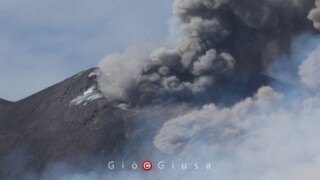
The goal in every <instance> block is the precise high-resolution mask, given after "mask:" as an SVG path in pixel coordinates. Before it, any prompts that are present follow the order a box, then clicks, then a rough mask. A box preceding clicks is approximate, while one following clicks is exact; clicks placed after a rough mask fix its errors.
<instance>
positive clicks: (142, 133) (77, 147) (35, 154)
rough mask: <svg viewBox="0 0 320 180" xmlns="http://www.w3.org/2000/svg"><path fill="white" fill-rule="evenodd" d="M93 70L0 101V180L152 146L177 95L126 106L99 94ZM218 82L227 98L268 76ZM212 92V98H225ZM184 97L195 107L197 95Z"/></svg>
mask: <svg viewBox="0 0 320 180" xmlns="http://www.w3.org/2000/svg"><path fill="white" fill-rule="evenodd" d="M97 72H98V69H95V68H93V69H89V70H87V71H83V72H81V73H79V74H77V75H75V76H73V77H71V78H69V79H66V80H65V81H63V82H61V83H58V84H56V85H54V86H52V87H49V88H47V89H45V90H43V91H41V92H39V93H36V94H35V95H32V96H30V97H27V98H25V99H23V100H20V101H18V102H15V103H13V102H12V103H11V102H7V101H5V100H0V110H1V111H0V179H3V178H5V179H6V178H7V177H21V176H23V173H25V172H30V171H32V172H34V171H35V172H41V171H42V170H43V169H45V168H46V167H47V165H48V164H50V163H54V162H66V161H67V162H72V163H73V164H76V166H79V167H81V166H86V165H88V162H90V161H91V160H92V159H94V158H98V159H101V158H100V157H103V158H105V159H110V158H111V159H112V158H114V157H121V158H137V157H140V156H146V151H145V149H148V151H149V152H150V153H152V151H153V150H155V147H153V144H152V139H153V137H154V136H155V135H156V133H157V131H158V130H159V128H160V127H162V124H163V123H164V121H165V120H167V119H169V118H170V117H174V116H178V115H179V114H177V113H178V112H175V111H174V109H175V108H170V107H172V106H175V104H178V103H181V101H182V100H177V99H174V100H170V101H169V102H168V103H165V102H163V103H161V104H157V105H155V104H153V105H149V106H147V107H143V108H141V107H140V108H138V107H131V109H130V110H127V109H126V108H123V106H121V105H119V104H116V103H114V102H113V103H111V102H108V100H107V99H106V98H104V97H103V96H102V94H101V92H100V90H99V88H98V84H97V81H96V79H97ZM257 79H258V80H257ZM221 81H222V82H221V83H220V85H219V87H220V88H219V89H217V91H216V92H215V93H218V92H223V94H225V96H228V97H230V99H229V101H230V102H228V103H232V101H233V100H234V99H235V98H237V100H238V99H241V98H244V97H247V96H250V95H252V94H253V93H254V92H255V91H256V89H258V88H259V87H260V86H262V85H266V84H269V81H270V78H268V77H266V76H259V77H256V78H255V79H254V80H253V81H254V83H253V82H251V81H250V80H244V81H243V80H235V82H232V81H230V82H229V80H228V79H223V80H221ZM223 87H224V88H223ZM241 90H243V91H241ZM236 92H238V94H236ZM239 92H240V94H239ZM217 96H218V97H220V99H219V98H218V99H216V101H219V100H224V101H228V100H227V98H226V97H222V96H221V93H220V94H219V93H218V94H217ZM205 99H207V100H208V98H205ZM187 101H191V103H192V104H195V105H196V106H199V107H200V106H201V103H199V101H202V100H199V99H198V102H197V101H195V100H194V99H188V100H187ZM209 101H214V100H212V99H211V100H209ZM202 103H207V102H206V101H202ZM168 104H169V105H168ZM197 104H198V105H197ZM150 111H152V112H154V113H150ZM146 137H147V138H146ZM125 149H127V150H125ZM128 149H130V151H128ZM151 150H152V151H151ZM17 167H19V168H17ZM1 177H3V178H1ZM15 179H19V178H15Z"/></svg>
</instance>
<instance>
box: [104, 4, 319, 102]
mask: <svg viewBox="0 0 320 180" xmlns="http://www.w3.org/2000/svg"><path fill="white" fill-rule="evenodd" d="M312 7H314V0H280V1H275V0H255V1H251V0H176V1H175V2H174V6H173V13H174V15H175V17H176V19H177V21H178V23H179V29H180V31H181V33H182V37H181V40H180V41H179V42H178V43H177V45H176V47H175V48H172V49H168V48H156V49H155V50H153V51H152V52H151V53H150V56H149V57H148V56H145V57H144V58H140V59H139V60H138V59H137V58H135V55H134V54H136V53H134V52H133V55H131V54H130V51H129V52H125V53H124V55H123V56H120V57H118V58H114V57H112V56H111V57H110V56H108V57H106V59H104V60H102V61H101V63H100V64H99V66H100V68H101V70H102V75H101V76H100V80H99V82H100V84H101V89H102V90H103V92H104V94H105V96H106V97H107V98H108V99H110V100H111V101H115V100H119V101H126V102H128V103H130V104H135V105H139V104H149V103H152V102H156V103H158V102H159V101H161V100H162V99H163V97H168V96H169V97H190V96H198V95H199V94H202V93H205V92H206V91H208V90H211V89H212V87H214V86H215V82H216V81H218V80H219V79H220V78H223V77H225V76H233V77H237V76H240V75H245V76H246V78H248V79H250V78H251V77H255V76H257V75H258V74H263V73H266V70H267V67H268V65H269V64H270V63H272V62H273V61H274V60H275V59H276V57H278V56H279V55H281V54H283V53H289V50H290V45H291V42H292V39H293V38H294V37H295V36H296V35H298V34H299V33H301V32H304V31H314V28H313V26H312V22H311V21H309V20H308V19H307V18H306V17H307V16H308V13H309V11H310V10H311V9H312ZM312 12H313V11H311V13H310V14H312ZM309 16H310V15H309ZM131 53H132V52H131ZM131 56H133V58H131ZM124 67H125V71H124ZM119 72H123V73H121V74H119ZM120 76H123V77H120ZM106 82H109V83H106ZM107 84H109V85H107ZM110 84H111V85H110ZM115 89H116V90H117V91H116V93H114V92H115Z"/></svg>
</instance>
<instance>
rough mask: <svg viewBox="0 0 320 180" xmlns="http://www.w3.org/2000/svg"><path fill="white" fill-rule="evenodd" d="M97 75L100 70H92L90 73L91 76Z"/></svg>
mask: <svg viewBox="0 0 320 180" xmlns="http://www.w3.org/2000/svg"><path fill="white" fill-rule="evenodd" d="M95 76H96V77H97V76H98V71H97V70H95V71H92V72H91V73H90V74H89V75H88V77H89V78H91V77H95Z"/></svg>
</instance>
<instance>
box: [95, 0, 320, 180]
mask: <svg viewBox="0 0 320 180" xmlns="http://www.w3.org/2000/svg"><path fill="white" fill-rule="evenodd" d="M312 8H314V9H312ZM318 8H319V1H318V0H317V1H316V3H315V1H314V0H255V1H252V0H176V1H175V3H174V8H173V9H174V10H173V11H174V14H175V16H176V17H177V19H178V21H179V25H180V26H179V27H180V30H181V32H182V34H183V36H182V39H181V40H180V41H179V42H178V43H177V45H176V47H175V48H173V49H167V48H157V49H155V50H153V51H152V52H151V54H150V56H149V57H147V56H144V57H143V58H140V57H138V58H136V57H137V56H135V54H136V53H135V52H132V51H129V52H126V53H124V54H123V55H119V54H118V55H116V56H108V57H106V59H104V60H103V61H102V62H101V63H100V68H101V74H100V76H99V85H100V88H101V90H102V91H103V93H104V95H105V96H106V98H108V99H109V100H110V102H116V101H124V102H126V103H128V104H129V105H131V107H130V108H136V109H138V110H140V111H143V109H144V107H143V106H140V104H145V103H146V104H148V105H150V106H152V104H161V103H163V102H164V101H163V98H164V97H168V96H169V97H181V96H193V97H195V98H196V97H198V96H199V94H201V93H208V91H210V90H211V89H214V88H215V86H217V84H216V82H217V80H219V79H220V78H223V77H226V76H228V77H231V79H232V78H236V77H237V76H245V77H246V78H248V79H250V78H252V77H255V76H258V75H259V74H268V73H270V71H269V67H274V66H275V64H278V63H279V62H278V61H277V60H278V59H281V58H280V57H282V56H283V55H287V56H286V57H287V58H288V59H286V60H287V62H286V63H289V64H290V57H293V56H294V54H299V55H298V56H296V57H303V56H306V57H305V58H304V59H299V60H298V61H299V63H297V62H296V61H294V63H295V64H294V65H293V66H288V67H286V68H283V69H281V71H283V73H286V72H289V73H295V77H298V78H299V79H298V80H296V81H297V82H298V86H294V89H292V87H290V88H282V89H281V91H278V90H276V89H275V88H273V87H272V86H271V85H272V82H271V84H270V86H269V85H266V86H262V87H260V88H259V89H257V92H256V94H255V95H254V96H253V97H247V98H245V99H243V100H241V101H239V102H237V103H235V104H234V105H232V106H227V107H221V106H219V105H217V104H215V102H212V103H208V104H206V103H204V104H203V107H199V106H193V101H192V100H190V101H188V102H187V103H188V105H189V106H190V107H189V108H187V109H188V110H181V109H179V108H177V111H179V112H178V113H180V114H179V115H177V116H175V117H170V118H167V119H164V120H163V121H164V124H163V125H162V126H161V127H160V128H159V129H158V130H157V133H156V135H155V136H154V138H153V145H154V146H155V147H156V148H157V150H158V151H159V152H161V153H163V154H166V155H167V156H169V157H171V158H172V159H175V158H177V159H179V158H184V159H186V161H191V162H194V161H203V160H205V161H206V160H210V161H211V160H212V161H214V168H213V171H206V172H201V173H199V172H197V171H196V170H192V169H191V170H189V171H183V172H178V173H177V172H176V171H171V172H168V171H163V172H161V171H154V172H151V173H149V174H148V175H146V174H143V173H142V174H138V175H137V174H136V173H135V172H125V173H126V174H127V173H128V174H127V176H130V177H135V176H139V177H138V178H137V179H141V177H142V178H143V177H146V176H147V177H149V178H150V177H151V178H153V179H157V178H158V179H159V178H160V177H161V178H162V179H163V178H165V177H167V178H170V179H178V178H179V179H199V178H206V179H208V178H210V179H226V180H228V179H240V180H242V179H262V180H269V179H272V180H275V179H279V180H280V179H293V180H295V179H297V180H301V179H311V180H312V179H318V177H319V176H320V173H319V171H318V170H319V168H320V153H319V152H320V151H319V150H320V141H319V139H318V137H320V131H318V128H317V127H318V126H319V125H320V119H319V117H320V116H319V115H320V95H319V90H320V80H319V78H317V77H319V75H320V74H319V68H320V58H318V57H319V56H320V48H319V47H318V46H319V45H318V44H312V43H310V44H311V45H312V46H308V47H307V48H308V49H307V50H306V51H301V49H296V48H295V47H294V46H292V44H294V41H295V40H297V39H298V40H299V38H300V39H301V37H302V38H305V39H304V41H305V42H311V41H313V39H320V36H319V35H317V34H318V33H316V32H315V28H316V29H319V24H318ZM310 20H311V21H310ZM312 22H313V24H312ZM306 32H311V34H312V35H310V36H299V35H300V34H301V33H306ZM298 36H299V37H298ZM310 51H312V53H309V52H310ZM291 55H292V56H291ZM300 55H301V56H300ZM270 75H273V77H275V78H277V76H276V75H277V74H270ZM237 90H238V89H237ZM237 90H236V91H237ZM239 91H240V90H239ZM209 93H210V92H209ZM173 108H174V106H173ZM190 109H192V110H190ZM174 110H175V109H173V111H174ZM149 113H151V114H152V113H153V112H149ZM142 125H143V124H141V126H142ZM154 158H155V159H158V156H157V155H155V157H154ZM134 175H135V176H134ZM108 176H109V175H106V177H108ZM127 176H125V177H127ZM115 178H117V177H116V176H115ZM121 178H123V177H122V176H121Z"/></svg>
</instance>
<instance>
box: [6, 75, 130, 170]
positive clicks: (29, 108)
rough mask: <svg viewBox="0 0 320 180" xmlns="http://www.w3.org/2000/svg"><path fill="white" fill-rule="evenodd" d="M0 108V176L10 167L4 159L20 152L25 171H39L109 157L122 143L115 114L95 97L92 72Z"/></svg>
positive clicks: (117, 109)
mask: <svg viewBox="0 0 320 180" xmlns="http://www.w3.org/2000/svg"><path fill="white" fill-rule="evenodd" d="M0 108H1V111H0V158H1V159H0V166H1V167H0V169H2V170H3V169H4V168H6V167H7V165H6V163H10V164H11V165H12V166H14V163H15V162H12V160H8V159H6V158H7V157H11V156H19V155H17V154H19V153H21V151H23V153H25V154H24V155H22V156H24V160H23V161H24V163H27V164H28V163H30V165H29V166H27V167H32V168H34V169H42V168H44V167H45V165H46V164H47V163H48V162H54V161H62V160H65V159H67V158H70V159H77V160H80V161H82V160H84V161H85V160H86V158H89V156H91V155H96V154H101V155H110V154H114V153H116V152H118V150H119V149H120V148H121V146H122V145H123V144H124V141H125V138H124V134H123V133H124V129H123V127H124V125H123V123H124V121H123V118H121V117H118V116H117V115H116V114H117V111H121V110H120V109H119V108H116V107H113V106H111V105H110V106H108V103H107V100H106V99H105V98H103V97H102V95H101V94H100V92H99V90H98V88H97V82H96V75H95V69H89V70H87V71H84V72H81V73H79V74H77V75H75V76H73V77H71V78H69V79H66V80H65V81H63V82H61V83H59V84H56V85H54V86H52V87H49V88H47V89H45V90H43V91H41V92H39V93H37V94H35V95H32V96H30V97H27V98H25V99H23V100H21V101H18V102H15V103H9V102H6V101H3V100H1V101H0ZM120 114H123V113H120ZM17 152H19V153H17ZM15 153H17V154H15ZM28 158H29V159H28ZM16 163H20V162H16ZM8 171H9V170H8ZM0 173H1V170H0Z"/></svg>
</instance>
